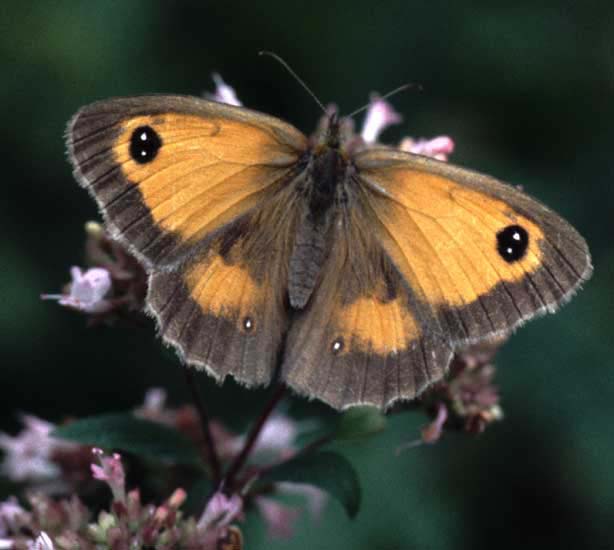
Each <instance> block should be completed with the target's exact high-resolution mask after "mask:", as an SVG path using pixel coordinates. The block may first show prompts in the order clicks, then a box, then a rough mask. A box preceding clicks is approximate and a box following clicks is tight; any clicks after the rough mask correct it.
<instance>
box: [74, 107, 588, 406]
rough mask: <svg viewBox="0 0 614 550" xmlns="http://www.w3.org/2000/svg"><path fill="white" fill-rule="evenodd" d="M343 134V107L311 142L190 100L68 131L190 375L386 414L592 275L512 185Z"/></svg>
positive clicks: (91, 110) (77, 120) (573, 245)
mask: <svg viewBox="0 0 614 550" xmlns="http://www.w3.org/2000/svg"><path fill="white" fill-rule="evenodd" d="M346 130H347V125H344V120H343V119H339V118H338V117H337V115H336V114H334V113H333V114H329V115H328V116H327V117H325V119H324V123H323V124H322V125H321V127H320V131H319V132H318V133H317V135H316V136H315V137H314V138H311V139H308V138H307V137H306V136H305V135H304V134H302V133H301V132H300V131H298V130H297V129H296V128H294V127H293V126H291V125H290V124H288V123H286V122H284V121H282V120H279V119H277V118H274V117H272V116H268V115H265V114H262V113H259V112H255V111H252V110H249V109H246V108H243V107H236V106H231V105H226V104H222V103H217V102H214V101H208V100H206V99H200V98H195V97H185V96H145V97H132V98H117V99H109V100H106V101H101V102H97V103H93V104H91V105H89V106H86V107H84V108H82V109H81V110H80V111H78V112H77V114H76V115H75V116H74V117H73V118H72V120H71V121H70V123H69V126H68V131H67V141H68V150H69V156H70V160H71V162H72V164H73V166H74V173H75V175H76V177H77V179H78V181H79V182H80V183H81V184H82V186H84V187H85V188H86V189H87V190H88V191H89V192H90V193H91V195H92V196H93V197H94V199H95V200H96V202H97V203H98V206H99V208H100V211H101V213H102V215H103V217H104V219H105V222H106V227H107V230H108V231H109V233H110V235H111V236H112V238H114V239H116V240H117V241H119V242H120V243H121V244H122V245H124V246H125V247H127V248H128V250H129V251H130V252H131V253H132V254H133V255H134V256H135V257H136V258H137V259H138V260H139V261H140V262H141V263H142V264H143V265H144V266H145V268H146V270H147V272H148V274H149V290H148V295H147V300H146V302H147V310H148V312H149V313H150V314H151V315H152V316H153V317H154V318H155V319H156V321H157V326H158V330H159V333H160V335H161V336H162V338H163V340H164V341H165V342H166V343H168V344H170V345H172V346H174V347H175V348H176V349H177V351H178V353H179V355H180V357H181V358H182V360H183V361H184V362H185V363H187V364H188V365H191V366H193V367H196V368H198V369H204V370H206V371H207V372H208V373H209V374H210V375H212V376H213V377H215V378H216V379H217V380H219V381H222V380H223V379H224V378H225V377H226V376H229V375H230V376H232V377H234V378H235V379H236V380H238V381H239V382H241V383H243V384H245V385H247V386H255V385H263V384H268V383H270V382H271V381H272V380H273V379H274V378H277V379H280V380H281V381H283V382H284V383H285V384H287V385H288V386H290V387H291V388H293V389H294V390H295V391H296V392H298V393H300V394H304V395H306V396H308V397H311V398H318V399H320V400H322V401H324V402H326V403H328V404H329V405H331V406H332V407H334V408H336V409H345V408H347V407H350V406H354V405H364V404H367V405H374V406H377V407H380V408H387V407H389V406H390V405H392V404H393V403H394V402H396V401H397V400H400V399H413V398H415V397H416V396H418V395H420V393H421V392H423V391H424V390H425V389H426V388H427V387H429V386H430V385H431V384H433V383H435V382H437V381H438V380H441V379H442V378H443V377H444V375H445V373H446V370H447V368H448V365H449V363H450V361H451V358H452V357H453V354H454V352H455V351H456V350H458V349H460V348H462V347H464V346H467V345H468V344H471V343H475V342H481V341H484V340H490V339H493V338H498V337H500V336H502V335H506V334H508V333H510V332H511V331H512V330H513V329H514V328H516V327H517V326H519V325H520V324H522V323H523V322H524V321H526V320H528V319H530V318H532V317H535V316H536V315H538V314H541V313H544V312H547V311H551V312H552V311H555V310H556V309H557V307H558V306H559V305H560V304H562V303H563V302H565V301H566V300H568V299H569V298H570V297H571V296H572V294H573V293H574V292H575V291H576V290H577V289H578V287H579V286H580V285H581V284H582V282H583V281H586V280H587V279H588V278H589V276H590V274H591V269H592V268H591V260H590V255H589V251H588V247H587V244H586V242H585V241H584V239H583V238H582V237H581V236H580V234H579V233H578V232H577V231H576V230H575V229H574V228H573V227H572V226H571V225H570V224H569V223H567V222H566V221H565V220H563V219H562V218H561V217H559V216H558V215H557V214H555V213H554V212H552V211H551V210H549V209H548V208H546V207H545V206H543V205H542V204H540V203H539V202H537V201H536V200H534V199H532V198H530V197H529V196H528V195H526V194H525V193H523V192H522V191H520V190H519V189H517V188H515V187H512V186H510V185H506V184H504V183H501V182H500V181H497V180H496V179H494V178H491V177H489V176H485V175H482V174H479V173H477V172H474V171H471V170H467V169H465V168H461V167H458V166H453V165H451V164H448V163H445V162H440V161H437V160H434V159H431V158H426V157H424V156H419V155H413V154H410V153H407V152H403V151H400V150H396V149H392V148H389V147H384V146H372V147H367V146H365V144H364V143H361V141H360V140H359V139H356V136H352V135H351V134H350V133H349V132H348V131H346Z"/></svg>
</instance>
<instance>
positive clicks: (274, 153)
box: [113, 114, 297, 242]
mask: <svg viewBox="0 0 614 550" xmlns="http://www.w3.org/2000/svg"><path fill="white" fill-rule="evenodd" d="M139 126H151V127H152V128H153V129H154V130H155V131H156V132H157V133H158V134H159V136H160V138H161V140H162V146H161V148H160V149H159V151H158V153H157V155H156V157H155V158H154V159H153V160H152V161H151V162H148V163H144V164H139V163H138V162H135V161H134V160H132V158H131V156H130V151H129V149H130V139H131V136H132V132H133V131H134V130H135V129H136V128H138V127H139ZM113 152H114V158H115V161H116V162H117V163H119V164H120V165H121V167H122V172H123V174H124V176H125V177H126V179H127V180H128V181H129V182H131V183H133V184H135V185H137V186H138V188H139V190H140V192H141V195H142V197H143V200H144V202H145V205H146V206H147V208H148V209H149V211H150V213H151V216H152V218H153V220H154V222H155V223H156V224H157V225H158V226H159V227H160V228H161V229H163V230H166V231H169V232H172V233H174V234H176V235H177V236H179V237H180V238H181V239H182V240H184V241H188V242H190V241H192V242H193V241H197V240H198V239H200V238H202V237H203V236H204V235H207V234H209V233H210V232H212V231H215V230H216V229H218V228H220V227H222V226H223V225H224V224H226V223H228V222H229V221H231V220H232V219H234V218H236V217H237V216H239V215H241V214H242V213H244V212H246V211H247V210H249V209H250V208H252V207H254V206H256V205H257V204H258V203H259V202H260V201H261V200H262V192H263V191H265V190H266V189H267V188H268V187H269V186H270V185H272V184H275V183H277V182H278V181H279V180H280V179H282V178H283V177H284V176H285V175H286V174H287V173H288V171H289V168H290V167H291V166H292V165H293V163H295V162H296V160H297V155H296V152H295V151H292V150H291V149H290V148H288V147H285V148H284V147H283V146H282V145H281V144H280V143H279V141H277V140H276V139H275V135H274V134H273V133H272V132H271V131H270V130H267V129H266V128H264V127H263V128H260V127H257V126H254V125H252V124H248V123H245V122H240V121H236V120H230V119H221V118H204V117H200V116H189V115H179V114H165V115H156V116H140V117H135V118H132V119H129V120H128V121H126V122H125V123H124V125H123V126H122V133H121V135H120V136H119V137H118V139H117V140H116V142H115V143H114V146H113Z"/></svg>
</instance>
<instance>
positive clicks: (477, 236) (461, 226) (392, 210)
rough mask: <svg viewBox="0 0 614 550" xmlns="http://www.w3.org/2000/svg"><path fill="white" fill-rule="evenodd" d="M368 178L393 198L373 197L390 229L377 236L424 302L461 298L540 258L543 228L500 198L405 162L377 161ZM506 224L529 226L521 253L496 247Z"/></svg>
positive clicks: (459, 301) (516, 277) (531, 267)
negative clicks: (381, 164) (387, 164)
mask: <svg viewBox="0 0 614 550" xmlns="http://www.w3.org/2000/svg"><path fill="white" fill-rule="evenodd" d="M367 175H368V174H367ZM371 179H373V180H374V181H377V182H378V184H379V185H381V186H382V187H383V188H384V189H385V190H386V193H387V194H388V195H389V196H390V197H391V198H392V199H393V200H386V199H378V200H377V201H374V202H373V204H374V205H375V211H376V215H377V218H378V219H379V221H380V222H381V223H383V225H384V226H385V228H386V229H387V232H386V233H387V234H386V235H384V236H383V238H382V243H383V244H384V247H385V249H386V251H387V252H388V254H389V255H390V257H391V258H392V260H393V262H394V263H395V265H396V266H397V267H398V269H399V270H400V271H401V273H402V274H403V276H404V277H405V279H406V280H407V281H408V282H409V283H410V285H411V286H412V287H413V288H415V289H417V290H418V292H419V293H420V294H422V295H423V297H424V298H426V300H427V301H428V302H429V303H431V304H434V305H444V304H445V305H453V306H462V305H464V304H467V303H470V302H473V301H475V300H477V299H478V297H479V296H481V295H484V294H487V293H488V292H490V291H491V290H492V289H493V288H494V287H495V286H496V285H497V284H499V283H501V281H504V282H509V283H515V282H519V281H521V280H522V279H524V278H525V277H526V274H527V273H534V272H535V271H537V269H538V268H540V267H541V266H542V263H543V252H542V250H541V248H540V242H541V241H542V240H543V239H544V234H543V231H542V230H541V229H540V228H539V226H537V225H535V224H534V223H533V222H531V221H530V220H528V219H527V218H525V217H523V216H521V215H520V214H517V213H514V212H512V211H511V210H510V206H509V205H508V204H506V203H505V202H503V201H500V200H497V199H494V198H492V197H490V196H488V195H486V194H483V193H480V192H478V191H474V190H472V189H468V188H467V187H463V186H461V185H459V184H457V183H455V182H454V181H452V180H450V179H447V178H445V177H442V176H439V175H435V174H429V173H425V172H421V171H416V170H408V169H406V168H403V169H399V168H396V167H392V168H385V169H382V168H378V170H377V175H375V174H373V175H371ZM511 224H519V225H521V226H523V227H524V228H525V229H526V230H527V232H528V233H529V248H528V250H527V253H526V254H525V256H524V257H523V258H522V259H520V260H519V261H516V262H513V263H508V262H506V261H505V260H504V259H503V258H502V257H501V256H500V254H499V253H498V252H497V240H496V235H497V233H498V232H499V231H500V230H502V229H503V228H505V227H507V226H508V225H511Z"/></svg>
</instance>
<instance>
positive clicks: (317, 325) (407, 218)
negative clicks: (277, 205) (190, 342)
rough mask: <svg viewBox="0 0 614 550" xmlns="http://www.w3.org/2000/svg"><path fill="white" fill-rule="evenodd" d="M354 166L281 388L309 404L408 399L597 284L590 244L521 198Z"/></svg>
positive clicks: (376, 152) (408, 160)
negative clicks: (454, 365) (466, 354)
mask: <svg viewBox="0 0 614 550" xmlns="http://www.w3.org/2000/svg"><path fill="white" fill-rule="evenodd" d="M353 161H354V165H355V168H356V173H355V176H354V181H353V185H354V187H355V189H356V192H355V195H354V196H353V197H352V200H351V202H352V204H351V206H350V207H349V208H347V209H345V210H342V211H341V213H340V216H339V220H338V222H337V228H338V232H337V235H336V236H335V242H334V244H333V252H332V253H331V257H330V259H329V264H328V265H327V266H326V269H325V271H324V273H323V277H322V281H321V283H320V286H319V287H318V289H317V292H316V296H315V300H314V302H313V304H312V305H311V307H310V308H309V309H308V310H306V311H305V312H303V313H301V314H300V315H299V316H298V317H297V319H296V320H295V322H294V323H293V324H292V326H291V328H290V334H289V339H288V342H289V345H288V351H287V356H286V361H285V363H284V369H283V375H284V377H285V379H286V380H287V381H288V383H289V384H290V385H292V386H293V387H296V388H297V389H298V390H299V391H301V392H303V393H306V394H309V395H313V394H315V395H317V396H318V397H320V398H323V399H324V400H325V401H327V402H328V403H329V404H331V405H333V406H334V407H336V408H344V407H347V406H350V405H357V404H371V405H376V406H379V407H387V406H389V405H391V404H392V403H393V402H394V401H396V400H397V399H401V398H405V399H411V398H413V397H415V396H416V395H419V394H420V393H421V391H423V390H424V389H425V388H426V387H427V386H428V385H429V384H431V383H433V382H436V381H437V380H439V379H441V378H442V377H443V375H444V374H445V371H446V369H447V367H448V364H449V362H450V359H451V356H452V353H453V352H454V350H455V349H458V348H460V347H462V346H464V345H466V344H468V343H472V342H477V341H481V340H487V339H490V338H494V337H498V336H500V335H502V334H506V333H509V332H510V331H511V330H513V329H514V328H515V327H516V326H518V325H519V324H521V323H522V322H523V321H526V320H528V319H529V318H531V317H534V316H535V315H538V314H540V313H543V312H546V311H554V310H555V309H556V308H557V307H558V306H559V305H560V304H561V303H563V302H565V301H566V300H567V299H569V297H570V296H571V295H572V294H573V293H574V292H575V291H576V290H577V289H578V287H579V286H580V285H581V284H582V282H583V281H585V280H587V279H588V277H590V274H591V270H592V267H591V263H590V255H589V252H588V247H587V245H586V242H585V241H584V239H583V238H582V237H581V236H580V235H579V234H578V233H577V231H576V230H575V229H573V228H572V227H571V226H570V225H569V224H568V223H567V222H566V221H564V220H563V219H562V218H560V217H559V216H558V215H556V214H554V213H553V212H551V211H550V210H548V209H547V208H546V207H544V206H542V205H541V204H539V203H538V202H537V201H535V200H533V199H531V198H530V197H528V196H527V195H525V194H524V193H522V192H520V191H519V190H517V189H515V188H513V187H511V186H508V185H506V184H503V183H501V182H498V181H496V180H495V179H493V178H489V177H487V176H483V175H481V174H477V173H475V172H472V171H469V170H465V169H463V168H459V167H455V166H453V165H450V164H447V163H443V162H439V161H435V160H432V159H428V158H426V157H421V156H416V155H411V154H408V153H404V152H400V151H395V150H392V149H385V148H381V149H370V150H366V151H363V152H361V153H358V154H357V155H356V156H355V157H354V159H353ZM525 233H526V236H527V242H526V248H524V247H523V246H521V245H523V244H525V243H524V241H523V237H524V236H525V235H524V234H525ZM517 239H518V240H519V241H522V242H520V243H518V242H516V240H517ZM516 252H518V254H519V257H517V258H516ZM314 365H315V367H314Z"/></svg>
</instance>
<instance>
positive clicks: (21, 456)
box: [0, 415, 74, 482]
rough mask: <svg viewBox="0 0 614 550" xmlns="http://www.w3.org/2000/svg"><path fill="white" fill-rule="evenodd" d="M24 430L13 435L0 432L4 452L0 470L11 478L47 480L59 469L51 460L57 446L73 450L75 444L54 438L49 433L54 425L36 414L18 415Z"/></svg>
mask: <svg viewBox="0 0 614 550" xmlns="http://www.w3.org/2000/svg"><path fill="white" fill-rule="evenodd" d="M21 420H22V422H23V423H24V425H25V429H24V430H22V431H21V432H20V433H19V434H18V435H16V436H14V437H12V436H10V435H8V434H5V433H2V432H0V449H2V450H3V451H4V453H5V456H4V460H3V462H2V464H0V472H1V473H2V474H3V475H5V476H6V477H8V478H9V479H11V480H12V481H17V482H23V481H32V482H40V481H48V480H51V479H54V478H56V477H58V476H59V474H60V469H59V468H58V466H57V465H56V464H54V463H53V461H52V455H53V453H54V452H55V451H56V450H58V449H72V448H74V445H73V444H71V443H65V442H61V441H58V440H55V439H53V438H51V437H49V433H50V432H51V431H52V430H53V429H54V428H55V425H54V424H52V423H51V422H46V421H44V420H42V419H40V418H37V417H36V416H32V415H23V416H22V417H21Z"/></svg>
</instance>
